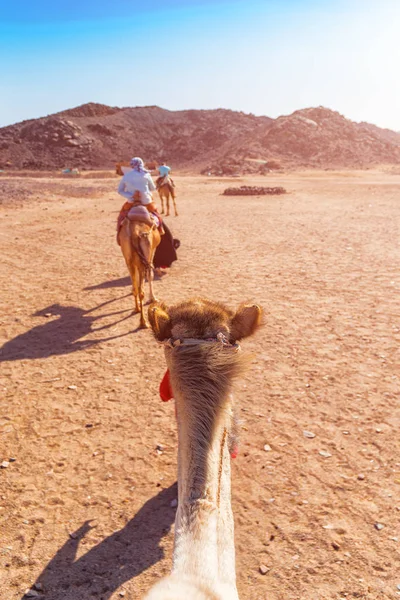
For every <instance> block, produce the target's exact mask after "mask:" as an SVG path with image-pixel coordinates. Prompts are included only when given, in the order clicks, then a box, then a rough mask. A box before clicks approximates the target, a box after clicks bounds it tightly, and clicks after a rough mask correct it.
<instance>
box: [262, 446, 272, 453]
mask: <svg viewBox="0 0 400 600" xmlns="http://www.w3.org/2000/svg"><path fill="white" fill-rule="evenodd" d="M264 450H265V452H271V450H272V448H271V446H269V445H268V444H265V446H264Z"/></svg>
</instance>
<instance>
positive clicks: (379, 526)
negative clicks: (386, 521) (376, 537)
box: [374, 523, 385, 531]
mask: <svg viewBox="0 0 400 600" xmlns="http://www.w3.org/2000/svg"><path fill="white" fill-rule="evenodd" d="M374 527H375V529H377V530H378V531H381V530H382V529H383V528H384V527H385V526H384V525H383V524H382V523H375V525H374Z"/></svg>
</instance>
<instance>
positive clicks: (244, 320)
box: [231, 304, 262, 341]
mask: <svg viewBox="0 0 400 600" xmlns="http://www.w3.org/2000/svg"><path fill="white" fill-rule="evenodd" d="M261 318H262V309H261V307H260V306H258V305H257V304H243V305H242V306H239V308H238V310H237V311H236V314H235V316H234V317H233V319H232V321H231V338H232V339H233V341H236V340H241V339H242V338H245V337H248V336H249V335H253V333H254V332H255V331H256V329H258V327H259V326H260V325H261Z"/></svg>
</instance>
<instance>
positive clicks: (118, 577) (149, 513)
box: [21, 483, 178, 600]
mask: <svg viewBox="0 0 400 600" xmlns="http://www.w3.org/2000/svg"><path fill="white" fill-rule="evenodd" d="M177 493H178V492H177V485H176V483H174V484H173V485H172V486H170V487H169V488H167V489H165V490H162V491H161V492H160V493H159V494H157V496H154V497H153V498H151V499H150V500H148V501H147V502H146V503H145V504H144V505H143V506H142V508H141V509H140V510H139V512H138V513H137V514H136V515H135V517H134V518H133V519H132V520H131V521H129V523H128V524H127V525H126V526H125V527H124V528H123V529H120V530H119V531H116V532H115V533H113V534H112V535H110V536H109V537H107V538H105V539H104V540H103V541H102V542H100V543H99V544H97V546H94V547H93V548H92V549H91V550H89V551H88V552H87V553H86V554H84V555H83V556H81V557H80V558H78V559H77V560H76V554H77V550H78V547H79V543H80V541H81V540H82V539H83V538H84V537H85V535H86V533H87V532H88V531H90V529H91V525H90V521H86V522H85V523H83V525H82V526H81V527H80V528H79V529H78V530H77V531H75V532H74V533H73V534H71V538H70V539H68V540H67V541H66V542H65V544H64V546H63V547H62V548H61V549H60V550H59V551H58V552H57V554H56V555H55V556H54V558H53V559H52V560H51V561H50V562H49V564H48V565H47V566H46V568H45V569H44V570H43V571H42V573H41V574H40V575H39V577H38V578H37V580H36V582H35V583H36V584H38V583H40V584H41V585H42V589H43V592H44V598H46V600H89V599H92V598H97V599H99V600H108V599H109V598H110V596H112V594H113V593H114V592H115V591H116V590H117V589H118V588H119V587H120V586H121V585H123V584H124V583H125V582H127V581H129V580H130V579H132V578H134V577H137V576H138V575H140V573H142V572H143V571H145V570H146V569H148V568H149V567H151V566H152V565H154V564H156V563H157V562H158V561H159V560H161V559H162V558H164V551H163V549H162V548H161V547H160V545H159V543H160V540H161V539H162V538H163V537H164V536H165V535H166V534H167V533H168V532H169V530H170V528H171V525H172V523H173V522H174V519H175V509H173V508H171V506H170V503H171V500H172V499H174V498H176V497H177ZM33 585H35V584H33ZM134 597H137V595H135V596H134ZM25 599H26V600H28V596H27V595H24V596H22V598H21V600H25Z"/></svg>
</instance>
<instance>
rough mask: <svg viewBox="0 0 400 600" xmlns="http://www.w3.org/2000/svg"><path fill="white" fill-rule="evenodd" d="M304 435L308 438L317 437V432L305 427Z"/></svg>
mask: <svg viewBox="0 0 400 600" xmlns="http://www.w3.org/2000/svg"><path fill="white" fill-rule="evenodd" d="M303 435H304V437H306V438H310V439H312V438H315V433H313V432H312V431H307V429H305V430H304V431H303Z"/></svg>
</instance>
